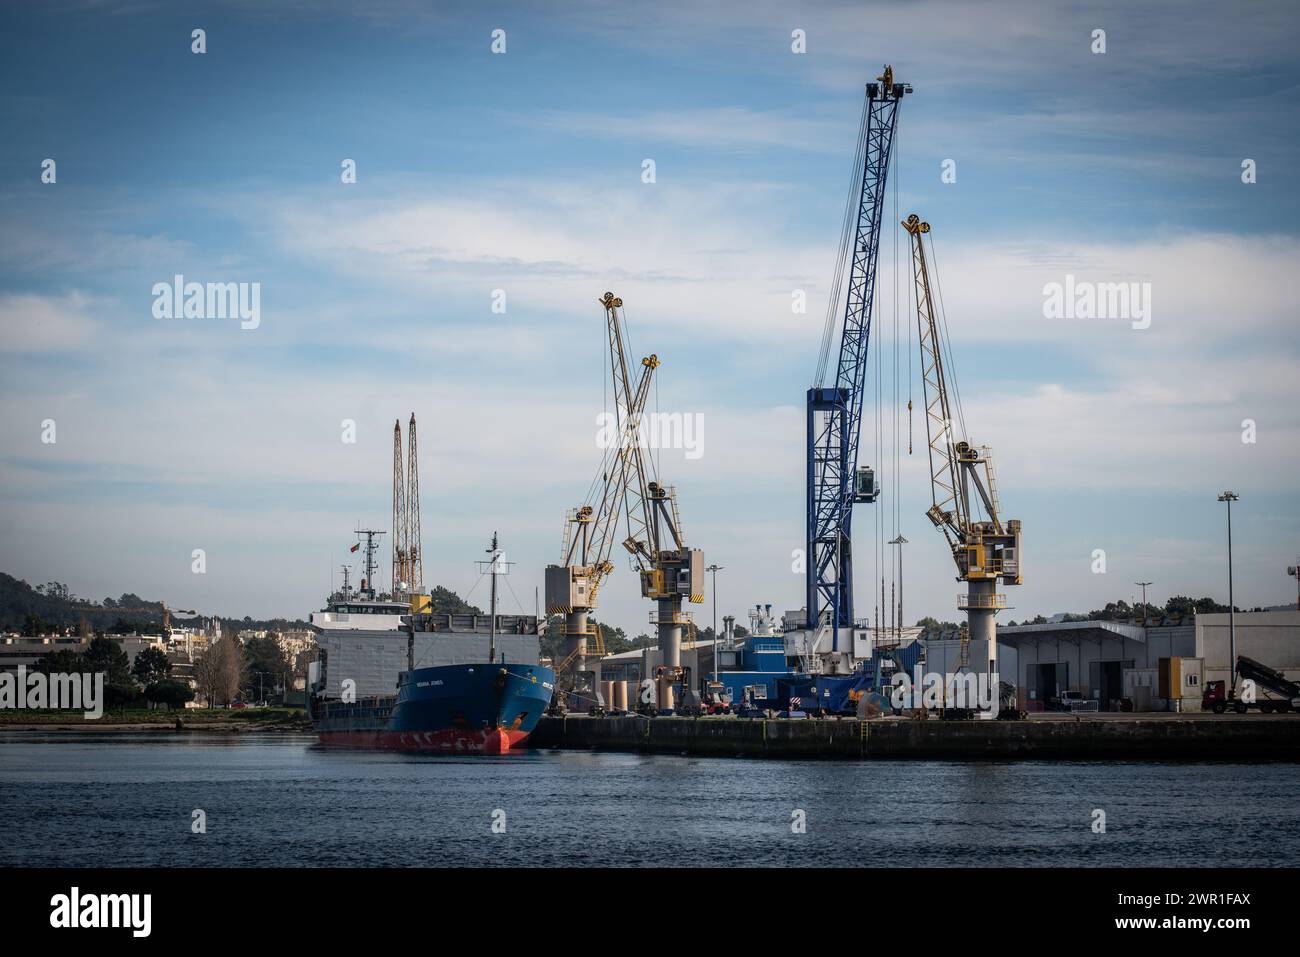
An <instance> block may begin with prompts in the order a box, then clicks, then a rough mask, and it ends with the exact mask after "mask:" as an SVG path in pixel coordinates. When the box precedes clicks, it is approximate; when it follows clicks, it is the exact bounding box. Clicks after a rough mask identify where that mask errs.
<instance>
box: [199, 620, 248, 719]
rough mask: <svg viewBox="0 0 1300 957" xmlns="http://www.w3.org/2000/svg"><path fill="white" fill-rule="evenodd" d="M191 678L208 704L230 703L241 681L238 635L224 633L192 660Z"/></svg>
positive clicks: (241, 656) (241, 667) (241, 659)
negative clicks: (192, 673)
mask: <svg viewBox="0 0 1300 957" xmlns="http://www.w3.org/2000/svg"><path fill="white" fill-rule="evenodd" d="M194 680H195V681H196V682H197V683H198V687H199V691H200V693H201V694H202V695H203V697H204V699H205V700H206V701H207V703H208V707H209V708H214V707H217V706H218V705H226V704H230V702H232V701H234V700H235V697H236V695H238V694H239V689H240V688H242V687H243V684H244V654H243V649H242V648H240V647H239V639H238V638H236V637H235V636H234V635H226V636H225V637H223V638H221V639H220V640H219V641H216V642H213V643H212V644H210V645H209V646H208V650H207V651H205V652H204V653H203V654H202V655H201V656H199V659H198V660H197V661H196V662H194Z"/></svg>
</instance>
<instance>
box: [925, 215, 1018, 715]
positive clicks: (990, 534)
mask: <svg viewBox="0 0 1300 957" xmlns="http://www.w3.org/2000/svg"><path fill="white" fill-rule="evenodd" d="M903 228H904V229H905V230H907V233H908V235H909V236H910V238H911V247H912V273H913V280H914V283H915V287H916V315H917V333H918V336H919V339H920V353H921V373H922V375H921V380H922V383H923V386H922V387H923V389H924V401H925V429H926V436H927V438H928V439H929V459H930V496H931V505H930V508H928V509H927V510H926V513H925V514H926V516H927V517H928V518H929V519H930V521H931V522H933V523H934V526H935V527H936V528H938V529H939V530H940V531H941V532H943V535H944V538H946V539H947V541H948V547H949V548H950V549H951V550H952V557H953V561H954V562H955V563H956V565H957V580H958V581H964V582H966V583H967V591H966V594H964V595H959V596H958V598H957V607H958V609H961V610H964V611H965V612H966V615H967V621H968V638H967V642H977V643H982V645H977V647H982V648H987V650H988V657H987V671H986V673H987V675H988V681H989V688H990V690H991V693H992V694H993V695H994V696H997V695H998V683H997V679H996V675H997V670H998V662H997V654H998V650H997V649H998V645H997V627H996V622H995V616H996V615H997V612H998V610H999V609H1002V608H1005V607H1006V596H1005V595H1001V594H998V593H997V585H998V581H999V579H1000V580H1001V581H1002V582H1003V583H1005V584H1007V585H1019V584H1020V583H1021V570H1020V522H1019V520H1018V519H1007V520H1004V519H1003V517H1002V507H1001V503H1000V502H999V501H998V486H997V479H996V478H995V475H994V471H993V453H992V452H991V451H990V449H989V447H988V446H986V445H980V446H977V445H974V444H972V443H970V442H969V441H967V439H966V436H965V423H964V420H963V416H962V413H961V403H960V396H959V395H958V394H957V390H956V388H955V379H953V373H952V367H951V361H952V360H951V357H950V356H947V355H946V353H947V349H945V347H944V344H943V343H944V339H943V337H942V336H941V334H940V328H939V323H938V321H937V319H936V315H935V309H934V301H933V299H932V298H931V282H930V266H929V263H928V262H927V260H926V251H925V242H924V237H925V236H926V235H927V234H928V233H929V232H930V224H929V223H927V222H924V221H923V220H922V219H921V218H920V217H919V216H917V215H916V214H915V213H913V214H912V215H910V216H908V217H907V219H906V220H904V222H903ZM931 242H932V243H933V240H931ZM936 285H937V281H936ZM940 308H941V309H942V293H941V294H940ZM950 381H951V382H953V383H954V387H953V388H952V389H951V390H950V388H949V385H950ZM954 409H955V410H956V413H957V418H956V420H954V418H953V410H954ZM959 429H960V431H961V437H960V438H958V435H957V432H958V430H959ZM972 490H973V491H974V492H975V494H976V495H977V496H978V503H977V504H976V506H975V507H974V508H972V503H971V492H972ZM979 505H983V509H984V511H983V517H981V514H980V511H979ZM968 660H969V645H968V644H967V643H966V642H964V643H963V647H962V655H961V661H962V663H963V664H966V663H967V662H968ZM981 664H983V663H982V662H981ZM994 700H995V701H997V700H998V699H997V697H995V698H994ZM997 710H998V708H997V706H995V707H994V712H995V713H996V712H997Z"/></svg>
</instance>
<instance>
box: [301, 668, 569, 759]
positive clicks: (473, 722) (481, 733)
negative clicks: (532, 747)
mask: <svg viewBox="0 0 1300 957" xmlns="http://www.w3.org/2000/svg"><path fill="white" fill-rule="evenodd" d="M554 689H555V672H554V671H552V670H551V669H550V668H544V667H542V666H540V665H518V664H497V665H493V664H488V663H483V664H473V665H442V666H439V667H436V668H417V669H415V670H414V671H407V672H403V673H402V675H401V677H400V678H399V680H398V689H397V694H396V695H388V696H382V697H374V698H363V699H359V700H357V701H355V702H347V703H345V702H326V703H320V704H317V705H314V706H313V708H312V718H313V720H314V722H315V726H316V730H317V732H318V733H319V734H320V739H321V742H322V743H323V744H327V745H332V746H336V747H350V748H371V749H380V750H388V751H423V752H436V753H455V754H465V753H471V754H473V753H478V754H501V753H504V752H506V751H509V750H511V749H513V748H519V747H522V746H523V744H524V743H525V742H526V741H527V739H528V735H529V734H531V733H532V730H533V729H534V728H535V727H537V722H538V721H539V720H540V719H541V716H542V713H543V712H544V711H545V710H546V707H547V705H549V704H550V702H551V695H552V693H553V692H554Z"/></svg>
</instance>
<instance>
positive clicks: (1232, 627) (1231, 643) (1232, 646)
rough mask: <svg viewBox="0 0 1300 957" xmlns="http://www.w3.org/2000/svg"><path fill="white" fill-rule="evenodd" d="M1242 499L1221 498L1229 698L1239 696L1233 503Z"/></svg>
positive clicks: (1226, 495) (1227, 494)
mask: <svg viewBox="0 0 1300 957" xmlns="http://www.w3.org/2000/svg"><path fill="white" fill-rule="evenodd" d="M1240 498H1241V496H1240V495H1238V494H1237V493H1236V492H1224V493H1223V494H1222V495H1220V496H1219V501H1220V502H1226V503H1227V504H1228V657H1229V659H1231V660H1230V661H1229V662H1228V665H1229V668H1230V669H1231V670H1230V674H1231V676H1232V683H1231V684H1229V685H1228V697H1229V698H1233V697H1235V696H1236V694H1237V619H1236V618H1235V617H1234V616H1235V614H1236V608H1235V606H1234V605H1233V602H1232V503H1233V502H1236V501H1238V500H1239V499H1240Z"/></svg>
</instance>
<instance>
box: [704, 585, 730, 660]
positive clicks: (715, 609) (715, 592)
mask: <svg viewBox="0 0 1300 957" xmlns="http://www.w3.org/2000/svg"><path fill="white" fill-rule="evenodd" d="M725 567H726V566H724V565H719V564H718V563H717V562H714V563H713V564H712V565H710V566H709V567H707V568H706V569H704V570H705V571H706V572H713V680H714V681H717V680H718V650H719V642H718V572H720V571H722V569H723V568H725Z"/></svg>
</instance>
